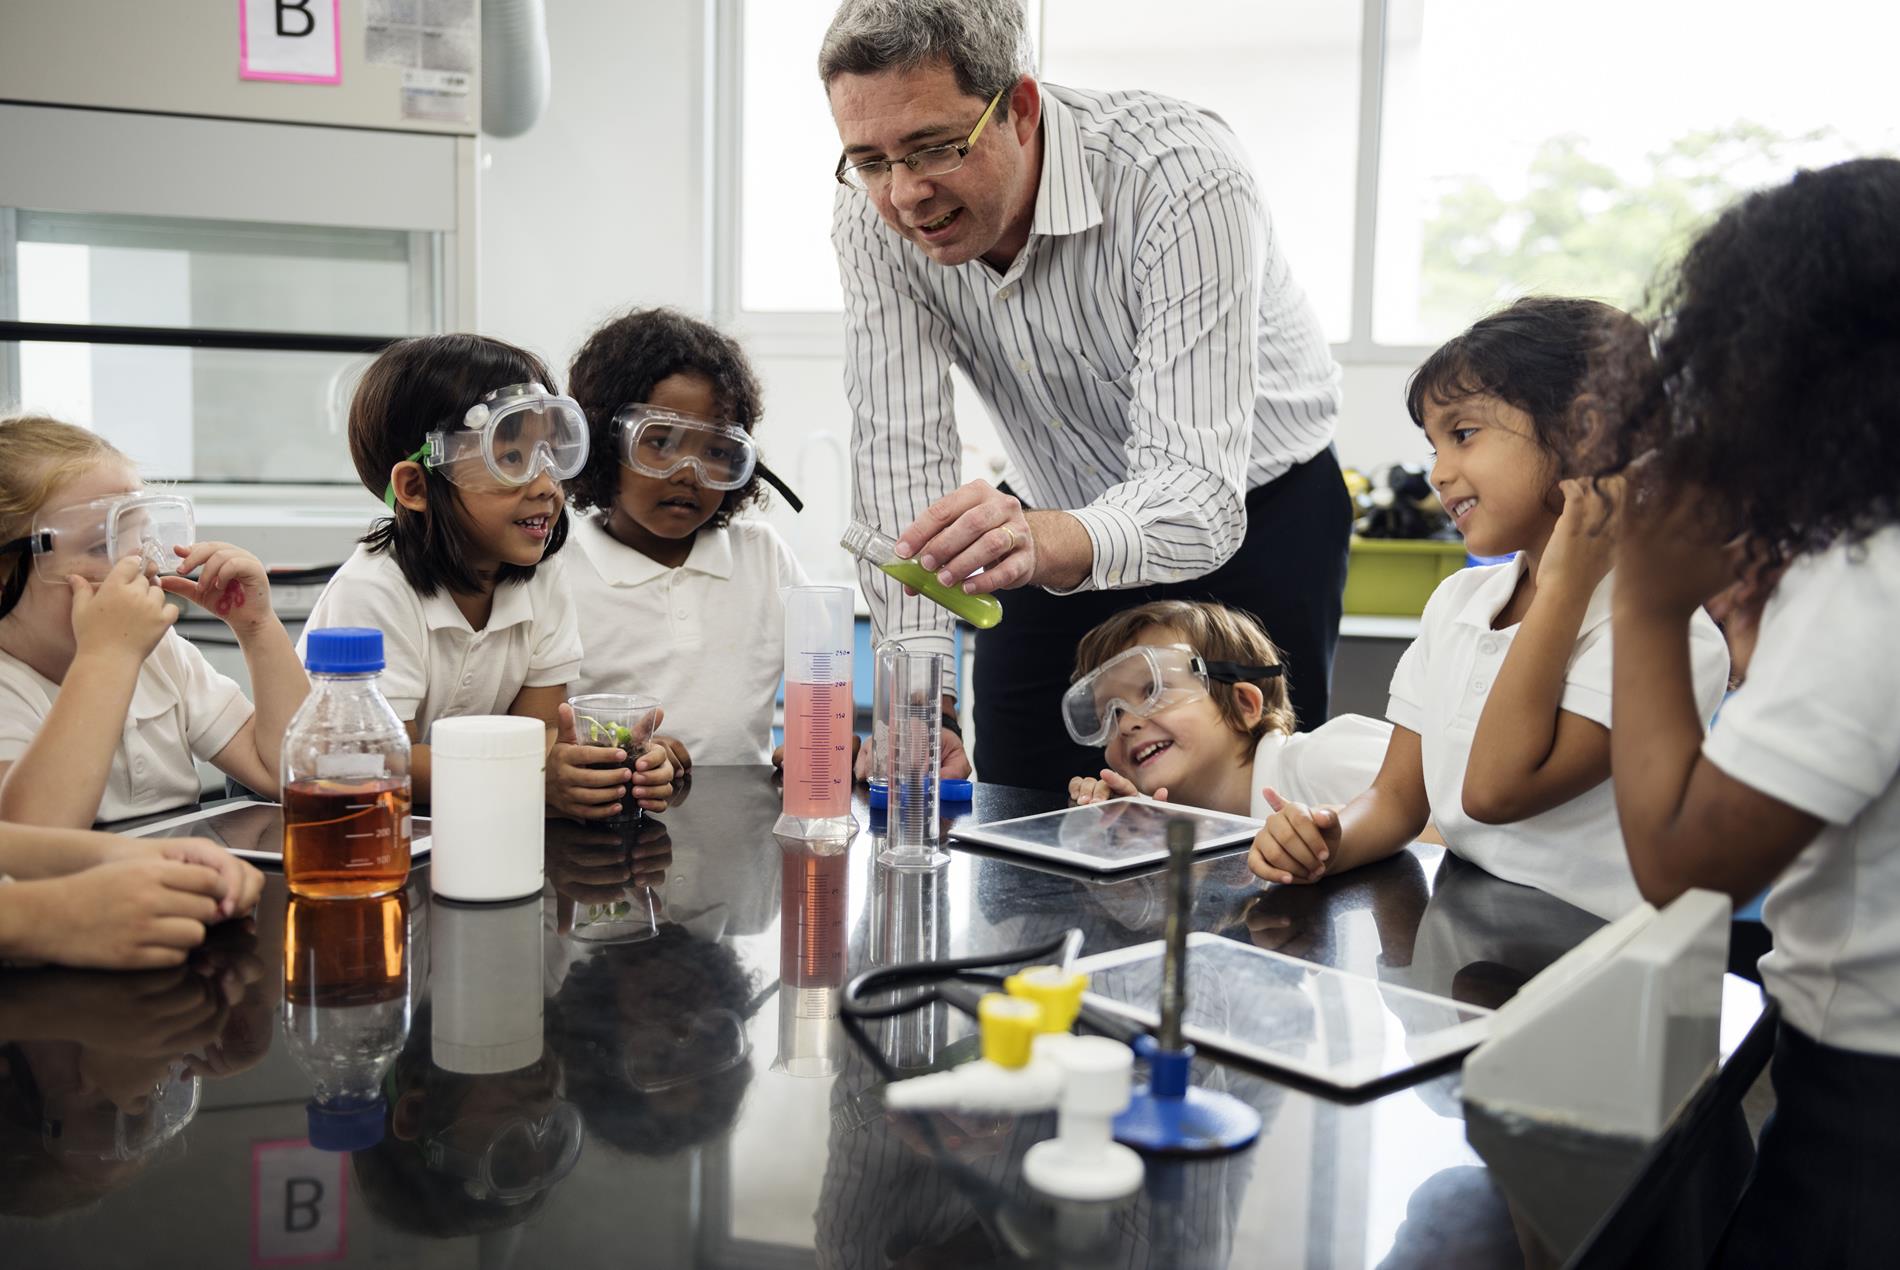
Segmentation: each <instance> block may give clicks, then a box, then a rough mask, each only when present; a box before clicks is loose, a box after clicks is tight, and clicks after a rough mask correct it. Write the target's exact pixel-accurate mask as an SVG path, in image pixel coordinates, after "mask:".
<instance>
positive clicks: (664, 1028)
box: [624, 1009, 752, 1094]
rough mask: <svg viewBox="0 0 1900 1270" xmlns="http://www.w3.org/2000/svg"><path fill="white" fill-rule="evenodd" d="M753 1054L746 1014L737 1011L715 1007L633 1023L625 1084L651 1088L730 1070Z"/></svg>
mask: <svg viewBox="0 0 1900 1270" xmlns="http://www.w3.org/2000/svg"><path fill="white" fill-rule="evenodd" d="M751 1056H752V1043H751V1041H749V1040H747V1039H746V1034H745V1020H743V1019H741V1018H740V1017H739V1015H738V1014H737V1013H736V1012H735V1011H732V1010H720V1009H714V1010H702V1011H700V1012H699V1013H697V1014H692V1015H688V1016H687V1017H686V1018H685V1019H682V1020H680V1021H678V1022H677V1023H662V1022H655V1023H651V1024H647V1025H644V1026H642V1027H640V1028H638V1029H636V1030H635V1032H634V1035H633V1036H632V1037H630V1038H629V1042H628V1045H627V1056H626V1061H625V1064H624V1066H625V1069H626V1073H627V1083H628V1084H630V1085H632V1086H633V1087H634V1088H635V1089H637V1090H639V1091H640V1092H641V1093H643V1094H655V1093H659V1092H660V1091H661V1090H665V1089H674V1088H677V1087H679V1086H681V1085H690V1084H691V1083H693V1082H694V1081H696V1080H704V1079H705V1078H706V1077H708V1076H715V1075H718V1074H719V1073H720V1072H729V1071H731V1070H732V1069H733V1068H735V1067H737V1066H739V1065H740V1064H741V1063H743V1062H745V1061H746V1059H748V1058H750V1057H751Z"/></svg>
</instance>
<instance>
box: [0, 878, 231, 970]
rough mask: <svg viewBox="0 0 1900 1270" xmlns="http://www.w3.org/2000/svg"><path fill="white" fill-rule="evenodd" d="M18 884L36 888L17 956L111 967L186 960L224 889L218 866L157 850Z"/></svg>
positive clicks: (141, 966) (144, 967)
mask: <svg viewBox="0 0 1900 1270" xmlns="http://www.w3.org/2000/svg"><path fill="white" fill-rule="evenodd" d="M13 885H14V886H15V887H17V888H19V889H21V890H27V889H29V888H30V889H31V890H32V891H33V903H32V904H31V905H30V906H29V907H28V909H27V912H28V914H29V916H28V920H27V924H26V929H25V931H24V932H23V938H22V940H21V947H20V948H19V949H18V950H17V951H16V952H15V954H14V955H15V956H16V957H20V958H24V959H27V960H32V961H50V962H56V963H58V964H59V965H63V966H85V967H96V968H99V969H105V970H151V969H156V968H158V967H161V966H177V965H182V964H183V963H184V960H185V954H186V952H187V951H189V950H190V949H193V948H196V947H197V946H198V945H199V944H202V943H203V942H204V938H205V927H206V926H207V925H208V924H210V923H212V922H215V921H217V920H218V900H219V897H220V896H222V895H223V893H224V879H223V878H221V877H219V876H218V874H217V873H216V872H215V871H214V870H211V869H207V868H205V867H204V866H203V865H201V864H186V863H183V862H181V861H178V860H165V859H159V858H157V857H147V858H146V859H142V860H113V861H110V862H108V863H106V864H100V865H95V866H94V867H92V868H90V869H86V870H84V871H82V872H79V873H69V874H67V875H66V876H65V877H61V878H49V879H47V880H45V881H39V882H16V883H14V884H13Z"/></svg>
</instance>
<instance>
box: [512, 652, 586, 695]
mask: <svg viewBox="0 0 1900 1270" xmlns="http://www.w3.org/2000/svg"><path fill="white" fill-rule="evenodd" d="M580 674H581V663H580V661H579V659H576V660H574V661H564V662H562V663H561V664H560V665H558V666H542V667H539V668H533V667H531V668H529V670H528V677H527V678H526V679H525V680H523V681H522V685H521V686H522V687H524V688H558V687H560V686H562V685H564V684H571V683H573V682H574V681H575V680H576V679H578V678H580Z"/></svg>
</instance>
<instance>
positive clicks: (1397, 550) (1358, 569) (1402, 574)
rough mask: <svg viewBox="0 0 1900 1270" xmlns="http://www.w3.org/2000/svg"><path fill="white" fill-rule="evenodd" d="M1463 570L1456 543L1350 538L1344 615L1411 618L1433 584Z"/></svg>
mask: <svg viewBox="0 0 1900 1270" xmlns="http://www.w3.org/2000/svg"><path fill="white" fill-rule="evenodd" d="M1464 567H1465V544H1464V543H1462V542H1437V541H1418V540H1411V539H1402V538H1354V539H1353V540H1352V555H1351V558H1350V562H1349V564H1348V567H1347V571H1346V612H1348V613H1369V614H1370V613H1377V614H1386V615H1393V616H1400V617H1417V616H1418V615H1419V614H1420V613H1423V612H1424V611H1425V601H1427V600H1429V599H1431V597H1432V591H1433V590H1435V589H1436V588H1437V586H1438V584H1439V583H1440V582H1443V581H1444V580H1445V579H1446V578H1449V577H1450V576H1451V575H1452V574H1454V573H1456V572H1458V570H1460V569H1462V568H1464Z"/></svg>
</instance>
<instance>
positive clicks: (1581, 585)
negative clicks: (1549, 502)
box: [1537, 480, 1616, 594]
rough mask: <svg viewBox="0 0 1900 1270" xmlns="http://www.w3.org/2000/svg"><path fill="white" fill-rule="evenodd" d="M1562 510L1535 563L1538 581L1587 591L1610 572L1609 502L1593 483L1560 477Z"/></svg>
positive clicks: (1612, 547) (1612, 548)
mask: <svg viewBox="0 0 1900 1270" xmlns="http://www.w3.org/2000/svg"><path fill="white" fill-rule="evenodd" d="M1558 488H1559V489H1561V490H1562V491H1563V496H1564V510H1563V514H1562V515H1560V516H1558V517H1557V527H1556V528H1555V529H1553V530H1551V534H1550V541H1549V542H1548V543H1547V544H1545V546H1544V556H1543V559H1542V560H1541V561H1539V562H1538V566H1537V585H1538V586H1540V587H1542V586H1551V587H1574V588H1576V589H1577V590H1579V591H1581V592H1583V593H1585V594H1588V593H1590V592H1592V591H1595V590H1596V587H1597V583H1599V582H1601V581H1603V579H1604V577H1605V576H1606V575H1607V574H1608V573H1609V572H1610V563H1611V561H1612V559H1613V558H1614V557H1615V554H1616V535H1615V533H1614V532H1613V530H1614V522H1613V519H1612V514H1611V507H1610V504H1609V502H1608V501H1607V500H1606V499H1605V498H1604V497H1603V496H1602V495H1601V494H1599V493H1597V491H1596V487H1595V483H1594V482H1592V481H1585V480H1569V481H1563V482H1561V483H1560V484H1559V486H1558Z"/></svg>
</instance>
